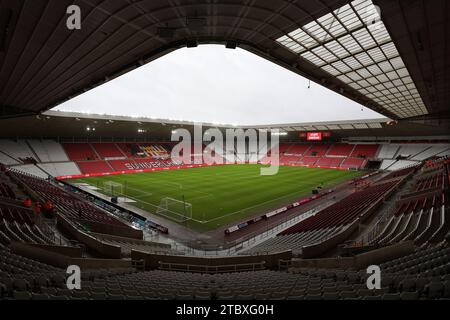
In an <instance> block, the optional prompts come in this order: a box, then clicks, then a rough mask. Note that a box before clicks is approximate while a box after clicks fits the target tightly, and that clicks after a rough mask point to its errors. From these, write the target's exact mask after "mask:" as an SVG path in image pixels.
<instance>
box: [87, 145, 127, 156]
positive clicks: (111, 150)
mask: <svg viewBox="0 0 450 320" xmlns="http://www.w3.org/2000/svg"><path fill="white" fill-rule="evenodd" d="M91 146H92V148H94V149H95V151H97V154H98V155H99V156H100V157H101V158H102V159H106V158H123V157H125V155H124V153H123V152H122V151H120V149H119V148H118V147H117V145H116V144H115V143H91Z"/></svg>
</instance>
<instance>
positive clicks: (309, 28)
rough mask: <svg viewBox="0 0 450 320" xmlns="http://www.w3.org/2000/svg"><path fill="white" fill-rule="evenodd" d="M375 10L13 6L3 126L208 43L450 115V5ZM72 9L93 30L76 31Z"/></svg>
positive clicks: (5, 8) (4, 15)
mask: <svg viewBox="0 0 450 320" xmlns="http://www.w3.org/2000/svg"><path fill="white" fill-rule="evenodd" d="M373 2H374V4H375V5H377V6H379V8H380V12H381V18H382V21H378V20H377V17H379V15H378V11H376V10H375V7H374V6H373V3H372V0H354V1H344V0H312V1H301V2H300V1H281V0H279V1H276V0H261V1H253V2H246V3H243V2H242V1H240V0H239V1H238V0H232V1H223V2H210V3H205V2H193V1H188V0H179V1H163V0H143V1H131V0H108V1H102V0H76V1H73V0H45V1H44V0H35V1H24V0H3V1H1V2H0V68H1V69H0V70H1V71H0V116H4V117H7V116H12V115H19V114H35V113H38V112H42V111H45V110H48V109H50V108H53V107H55V106H56V105H58V104H59V103H61V102H63V101H66V100H67V99H70V98H72V97H74V96H76V95H78V94H81V93H83V92H85V91H86V90H89V89H91V88H93V87H95V86H98V85H100V84H102V83H104V82H107V81H109V80H111V79H113V78H115V77H117V76H119V75H121V74H123V73H126V72H128V71H129V70H132V69H134V68H137V67H139V66H141V65H143V64H145V63H147V62H149V61H152V60H154V59H156V58H158V57H160V56H161V55H163V54H166V53H168V52H171V51H172V50H175V49H177V48H180V47H184V46H189V47H191V46H196V45H197V44H201V43H223V44H226V46H227V47H230V48H233V47H235V46H240V47H242V48H244V49H247V50H249V51H251V52H253V53H256V54H258V55H260V56H262V57H265V58H267V59H269V60H271V61H273V62H275V63H277V64H280V65H282V66H284V67H286V68H288V69H290V70H292V71H294V72H297V73H298V74H301V75H303V76H305V77H307V78H309V79H311V80H313V81H315V82H317V83H319V84H321V85H324V86H326V87H328V88H330V89H332V90H334V91H336V92H338V93H340V94H342V95H344V96H346V97H348V98H350V99H352V100H354V101H357V102H359V103H361V104H363V105H365V106H366V107H369V108H371V109H373V110H375V111H377V112H379V113H382V114H383V115H385V116H387V117H389V118H392V119H404V118H410V119H424V118H431V119H433V117H435V118H436V117H442V116H448V112H449V111H448V110H449V109H450V108H449V101H450V97H449V92H450V88H449V73H450V68H449V65H450V64H449V58H448V57H449V56H450V53H449V52H448V40H449V23H448V21H449V17H448V15H449V12H450V9H449V7H448V6H449V3H448V1H445V0H436V1H425V0H422V1H418V0H415V1H390V0H373ZM72 4H76V5H79V6H80V8H81V12H82V28H81V30H76V31H70V30H68V29H67V27H66V19H67V14H66V9H67V7H68V6H69V5H72ZM377 21H378V22H377ZM336 112H339V110H336Z"/></svg>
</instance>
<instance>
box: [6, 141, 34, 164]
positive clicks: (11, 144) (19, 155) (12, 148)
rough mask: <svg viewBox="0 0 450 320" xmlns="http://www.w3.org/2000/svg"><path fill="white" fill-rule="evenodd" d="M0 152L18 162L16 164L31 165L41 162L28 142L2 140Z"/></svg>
mask: <svg viewBox="0 0 450 320" xmlns="http://www.w3.org/2000/svg"><path fill="white" fill-rule="evenodd" d="M0 151H1V152H3V153H4V154H5V155H7V156H9V157H10V158H13V159H14V160H16V162H17V161H18V162H22V163H30V161H31V162H32V161H33V160H34V161H38V162H39V161H40V159H39V158H38V157H37V156H36V154H35V153H33V151H32V150H31V149H30V147H29V145H28V143H27V141H26V140H16V141H13V140H4V139H2V140H0ZM6 163H7V162H6Z"/></svg>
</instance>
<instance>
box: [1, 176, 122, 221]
mask: <svg viewBox="0 0 450 320" xmlns="http://www.w3.org/2000/svg"><path fill="white" fill-rule="evenodd" d="M9 172H10V174H11V175H12V176H13V177H15V178H16V179H17V180H18V181H21V182H22V183H24V184H25V185H26V186H27V187H28V188H30V189H31V190H33V192H35V193H37V194H38V195H39V196H40V197H41V198H42V199H43V200H45V201H46V200H49V201H51V202H52V203H53V205H54V207H55V208H57V209H58V211H59V212H60V213H62V214H63V215H65V216H67V217H68V218H70V219H72V220H81V221H82V220H86V221H94V222H99V223H103V224H112V225H116V226H126V225H125V224H124V223H123V222H120V221H119V220H117V219H116V218H114V217H112V216H110V215H108V214H107V213H106V212H104V211H102V210H100V209H99V208H97V207H96V206H94V205H92V204H90V203H88V202H86V201H84V200H83V199H80V198H78V197H77V196H75V195H73V194H71V193H70V192H68V191H65V190H63V189H61V188H59V187H57V186H55V185H53V184H51V183H50V182H46V181H45V180H43V179H40V178H38V177H35V176H32V175H29V174H24V173H21V172H18V171H16V170H11V171H9Z"/></svg>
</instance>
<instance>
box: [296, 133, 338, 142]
mask: <svg viewBox="0 0 450 320" xmlns="http://www.w3.org/2000/svg"><path fill="white" fill-rule="evenodd" d="M330 136H331V134H330V132H329V131H327V132H300V138H302V139H306V140H308V141H322V140H323V139H328V138H330Z"/></svg>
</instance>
